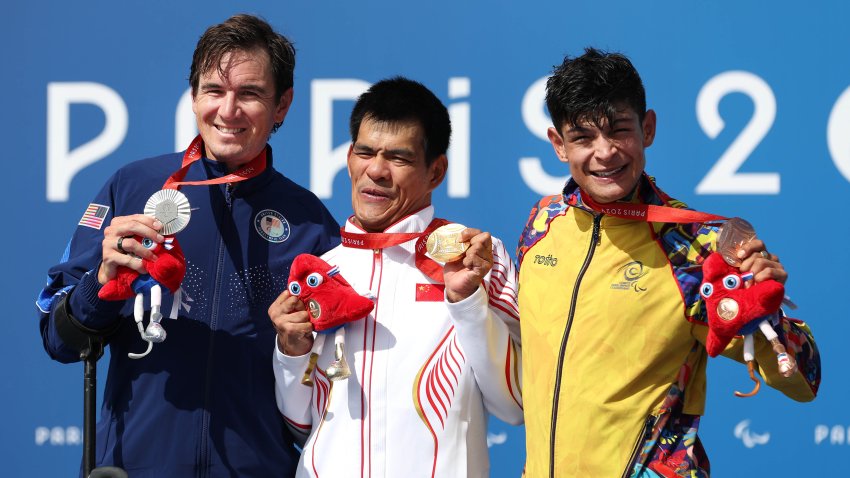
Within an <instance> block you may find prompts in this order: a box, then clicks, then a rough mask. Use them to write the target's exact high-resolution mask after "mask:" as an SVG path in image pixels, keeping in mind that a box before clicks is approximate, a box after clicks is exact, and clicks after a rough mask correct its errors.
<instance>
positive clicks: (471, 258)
mask: <svg viewBox="0 0 850 478" xmlns="http://www.w3.org/2000/svg"><path fill="white" fill-rule="evenodd" d="M450 226H451V227H450ZM443 228H447V231H445V232H444V233H443V234H441V235H439V236H438V237H437V238H435V240H434V243H435V248H434V252H433V253H432V252H431V248H430V247H429V248H428V254H429V255H430V256H432V257H434V258H435V259H437V258H438V257H440V258H444V259H445V260H446V261H447V262H446V263H445V264H444V265H443V281H444V283H445V285H446V289H445V294H446V295H445V297H446V300H448V301H449V302H459V301H461V300H464V299H466V298H467V297H469V296H471V295H472V294H473V293H475V291H476V290H478V288H479V287H481V284H482V282H483V280H484V277H485V276H486V275H487V273H489V272H490V268H491V267H493V239H492V238H491V237H490V233H488V232H481V231H480V230H478V229H473V228H468V227H464V226H462V225H460V224H447V225H446V226H443V227H442V228H440V229H443ZM440 229H437V230H436V231H434V232H435V233H436V232H437V231H440ZM432 237H434V234H432V235H431V236H430V237H429V238H428V242H429V243H430V242H431V238H432Z"/></svg>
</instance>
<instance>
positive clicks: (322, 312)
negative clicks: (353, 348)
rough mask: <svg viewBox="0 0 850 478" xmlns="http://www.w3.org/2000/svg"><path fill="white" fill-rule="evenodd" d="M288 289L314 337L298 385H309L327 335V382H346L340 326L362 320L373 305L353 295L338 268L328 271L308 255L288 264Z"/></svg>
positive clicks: (355, 294) (343, 344)
mask: <svg viewBox="0 0 850 478" xmlns="http://www.w3.org/2000/svg"><path fill="white" fill-rule="evenodd" d="M288 289H289V293H290V294H292V295H294V296H296V297H298V299H299V300H301V302H302V303H303V304H304V307H305V308H306V309H307V312H308V314H309V315H310V322H311V323H312V324H313V329H314V330H315V331H316V332H317V333H318V335H317V336H316V339H315V341H314V342H313V349H312V350H311V351H310V365H309V366H308V367H307V371H306V372H305V373H304V378H303V379H302V380H301V383H303V384H305V385H310V386H312V385H313V380H312V374H313V370H314V369H315V367H316V361H317V360H318V358H319V355H321V353H322V348H323V346H324V343H325V338H326V337H327V335H329V334H331V333H335V335H334V344H335V349H334V358H335V360H334V361H333V362H331V365H330V366H329V367H328V369H327V375H328V378H330V379H331V380H334V381H336V380H343V379H346V378H348V377H349V376H350V375H351V370H350V369H349V367H348V363H347V362H346V360H345V330H344V329H343V328H342V326H343V325H345V324H347V323H348V322H353V321H355V320H360V319H362V318H364V317H366V316H367V315H369V312H371V311H372V309H373V308H374V307H375V304H374V303H373V302H372V301H371V300H370V299H368V298H366V297H363V296H362V295H359V294H358V293H357V292H355V291H354V289H353V288H352V287H351V285H350V284H349V283H348V282H347V281H346V280H345V279H344V278H343V277H342V275H341V274H340V273H339V268H338V267H331V265H330V264H328V263H327V262H325V261H323V260H322V259H320V258H318V257H316V256H313V255H311V254H300V255H298V256H297V257H296V258H295V260H294V261H292V268H291V269H290V271H289V285H288Z"/></svg>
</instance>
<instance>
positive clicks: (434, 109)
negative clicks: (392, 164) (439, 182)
mask: <svg viewBox="0 0 850 478" xmlns="http://www.w3.org/2000/svg"><path fill="white" fill-rule="evenodd" d="M366 119H368V120H372V121H379V122H385V123H399V122H403V121H416V122H418V123H419V124H420V125H421V126H422V129H423V131H424V133H425V164H427V165H429V166H430V165H431V163H433V162H434V160H435V159H437V158H438V157H439V156H440V155H443V154H446V150H447V149H448V148H449V138H450V137H451V134H452V125H451V120H450V119H449V112H448V110H446V107H445V105H443V103H442V102H441V101H440V100H439V98H437V97H436V96H435V95H434V93H432V92H431V90H429V89H428V88H426V87H425V86H424V85H423V84H422V83H419V82H416V81H413V80H409V79H407V78H404V77H401V76H396V77H393V78H387V79H384V80H381V81H379V82H377V83H375V84H374V85H372V86H371V87H370V88H369V89H368V90H366V92H365V93H363V94H362V95H360V97H359V98H357V103H355V104H354V109H353V110H352V111H351V120H350V121H349V130H350V132H351V141H352V142H356V141H357V133H358V132H360V123H362V122H363V120H366Z"/></svg>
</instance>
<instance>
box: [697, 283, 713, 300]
mask: <svg viewBox="0 0 850 478" xmlns="http://www.w3.org/2000/svg"><path fill="white" fill-rule="evenodd" d="M713 292H714V286H713V285H711V284H709V283H708V282H706V283H705V284H703V285H702V287H700V289H699V293H700V295H702V296H703V297H705V298H706V299H708V298H709V297H711V294H712V293H713Z"/></svg>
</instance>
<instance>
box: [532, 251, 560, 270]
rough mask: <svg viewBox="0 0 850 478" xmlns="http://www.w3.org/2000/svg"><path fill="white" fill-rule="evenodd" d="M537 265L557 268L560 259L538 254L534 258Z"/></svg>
mask: <svg viewBox="0 0 850 478" xmlns="http://www.w3.org/2000/svg"><path fill="white" fill-rule="evenodd" d="M534 263H535V264H542V265H544V266H549V267H555V266H557V265H558V258H557V257H554V256H552V254H549V255H548V256H544V255H542V254H537V255H535V256H534Z"/></svg>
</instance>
